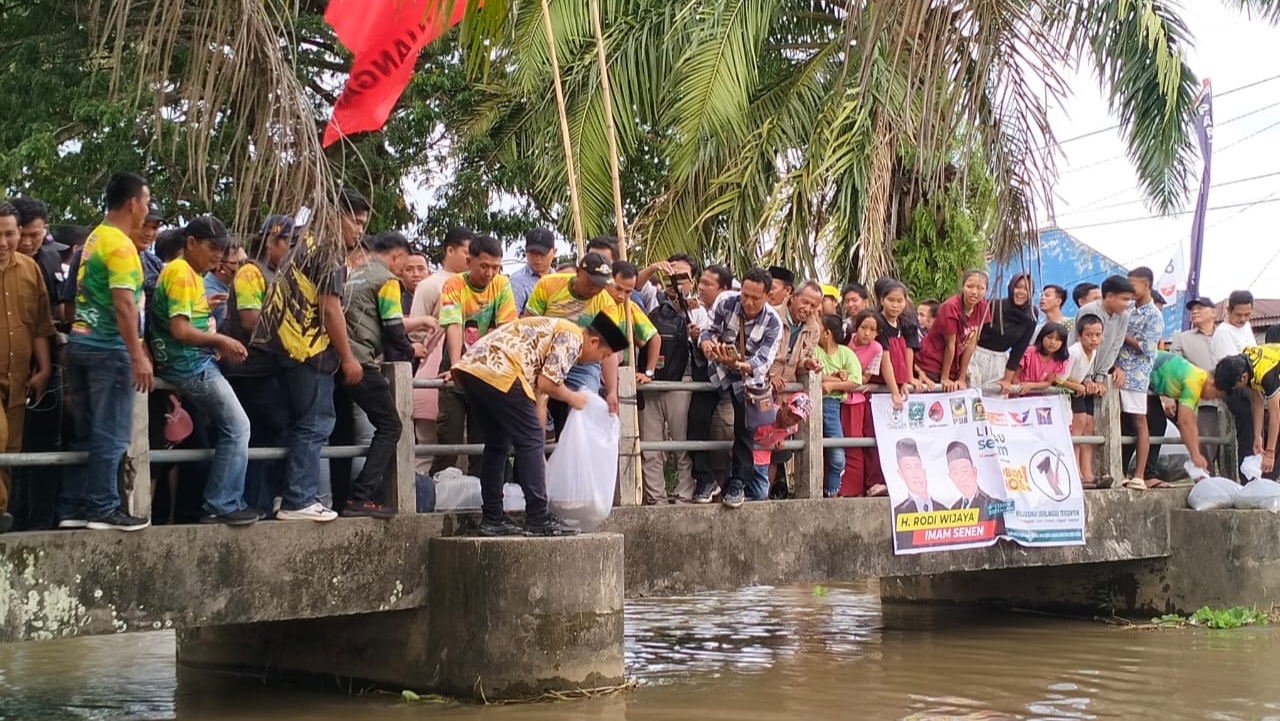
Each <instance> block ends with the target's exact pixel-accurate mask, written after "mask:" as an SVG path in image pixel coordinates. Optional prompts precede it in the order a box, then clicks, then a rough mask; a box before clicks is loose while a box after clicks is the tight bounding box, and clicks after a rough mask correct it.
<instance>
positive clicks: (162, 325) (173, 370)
mask: <svg viewBox="0 0 1280 721" xmlns="http://www.w3.org/2000/svg"><path fill="white" fill-rule="evenodd" d="M178 316H185V317H186V318H187V320H189V321H190V322H191V326H192V327H193V328H195V329H196V330H198V331H202V332H204V333H208V332H209V331H210V330H211V328H210V326H211V322H210V317H209V301H208V300H206V299H205V295H204V280H202V279H201V278H200V276H199V275H197V274H196V271H195V269H193V268H192V267H191V265H190V264H189V263H187V261H186V260H184V259H182V258H178V259H177V260H174V261H172V262H171V263H169V264H168V265H166V266H165V267H164V270H163V271H161V272H160V278H159V280H157V281H156V292H155V294H154V295H152V297H151V356H152V357H153V358H155V360H156V372H157V373H158V375H159V376H160V377H161V378H165V379H168V380H182V379H185V378H190V377H192V376H194V375H196V374H197V373H199V372H201V371H203V370H204V369H205V368H206V367H208V365H209V363H211V362H213V348H207V347H201V346H195V345H188V344H186V343H183V342H182V341H180V340H178V339H177V338H174V337H173V325H172V321H173V319H174V318H176V317H178Z"/></svg>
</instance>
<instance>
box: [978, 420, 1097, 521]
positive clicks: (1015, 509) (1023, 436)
mask: <svg viewBox="0 0 1280 721" xmlns="http://www.w3.org/2000/svg"><path fill="white" fill-rule="evenodd" d="M984 403H985V410H986V416H987V417H986V425H987V428H988V433H989V435H988V436H987V438H989V439H990V441H991V443H989V444H984V446H983V453H989V454H991V457H992V459H993V460H995V461H996V463H997V464H998V465H999V467H1000V472H1001V473H1002V476H1003V481H1004V490H1005V492H1006V494H1007V498H1008V499H1009V500H1010V501H1011V502H1012V507H1011V508H1010V509H1009V510H1008V511H1007V512H1006V513H1005V516H1004V521H1005V536H1006V537H1007V538H1010V539H1012V540H1014V541H1016V542H1017V543H1019V544H1021V545H1023V546H1080V545H1084V522H1085V517H1084V487H1083V486H1082V485H1081V483H1080V468H1079V466H1078V465H1077V464H1076V454H1075V448H1074V446H1072V444H1071V431H1070V427H1069V426H1070V420H1069V419H1070V407H1069V406H1068V404H1067V403H1066V399H1065V398H1064V397H1063V396H1056V395H1055V396H1037V397H1029V398H988V399H986V400H985V401H984Z"/></svg>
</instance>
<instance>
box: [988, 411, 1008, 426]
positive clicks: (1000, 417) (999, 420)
mask: <svg viewBox="0 0 1280 721" xmlns="http://www.w3.org/2000/svg"><path fill="white" fill-rule="evenodd" d="M986 417H987V423H990V424H991V425H993V426H1007V425H1009V419H1008V417H1007V416H1005V414H1003V413H1001V412H999V411H993V412H991V413H988V414H987V416H986Z"/></svg>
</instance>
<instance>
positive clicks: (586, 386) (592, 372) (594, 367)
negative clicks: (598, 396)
mask: <svg viewBox="0 0 1280 721" xmlns="http://www.w3.org/2000/svg"><path fill="white" fill-rule="evenodd" d="M564 384H565V387H567V388H570V389H572V390H575V391H579V390H582V391H586V392H588V393H599V392H600V364H599V363H581V364H579V365H576V366H574V367H572V368H570V369H569V372H568V373H566V374H565V375H564Z"/></svg>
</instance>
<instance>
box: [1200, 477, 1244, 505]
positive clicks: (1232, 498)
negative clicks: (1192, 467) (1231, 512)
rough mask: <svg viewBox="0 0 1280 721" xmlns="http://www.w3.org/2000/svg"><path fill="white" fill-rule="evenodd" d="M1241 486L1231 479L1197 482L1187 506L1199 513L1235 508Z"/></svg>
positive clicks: (1216, 478)
mask: <svg viewBox="0 0 1280 721" xmlns="http://www.w3.org/2000/svg"><path fill="white" fill-rule="evenodd" d="M1240 490H1241V488H1240V484H1238V483H1236V482H1235V481H1233V480H1231V479H1229V478H1218V477H1214V478H1205V479H1204V480H1202V481H1197V482H1196V487H1195V488H1192V489H1191V494H1190V495H1188V496H1187V505H1188V506H1190V507H1191V508H1192V509H1194V510H1197V511H1217V510H1220V509H1223V508H1235V506H1236V497H1237V496H1239V495H1240Z"/></svg>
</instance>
